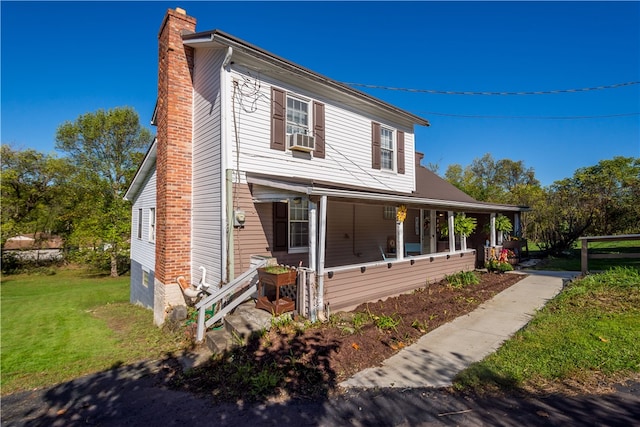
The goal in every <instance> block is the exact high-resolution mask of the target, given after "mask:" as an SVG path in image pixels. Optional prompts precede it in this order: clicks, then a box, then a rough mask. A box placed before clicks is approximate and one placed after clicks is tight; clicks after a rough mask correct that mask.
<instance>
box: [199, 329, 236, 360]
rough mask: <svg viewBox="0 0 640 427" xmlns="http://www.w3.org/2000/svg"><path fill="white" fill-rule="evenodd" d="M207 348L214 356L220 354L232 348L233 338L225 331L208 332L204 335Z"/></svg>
mask: <svg viewBox="0 0 640 427" xmlns="http://www.w3.org/2000/svg"><path fill="white" fill-rule="evenodd" d="M205 341H206V343H207V347H208V348H209V350H211V351H212V352H213V353H214V354H221V353H224V352H225V351H228V350H231V349H232V348H233V338H232V336H231V334H230V333H229V332H228V331H227V330H225V329H218V330H213V331H209V332H207V333H206V335H205Z"/></svg>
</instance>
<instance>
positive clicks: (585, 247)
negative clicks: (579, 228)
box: [580, 238, 589, 275]
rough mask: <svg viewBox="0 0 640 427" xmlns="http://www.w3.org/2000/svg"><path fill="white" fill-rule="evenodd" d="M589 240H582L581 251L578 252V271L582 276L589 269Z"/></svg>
mask: <svg viewBox="0 0 640 427" xmlns="http://www.w3.org/2000/svg"><path fill="white" fill-rule="evenodd" d="M588 264H589V239H586V238H583V239H582V250H581V251H580V270H581V271H582V274H583V275H585V274H587V270H588V269H589V268H588V267H589V265H588Z"/></svg>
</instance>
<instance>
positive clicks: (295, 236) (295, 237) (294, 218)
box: [289, 199, 309, 252]
mask: <svg viewBox="0 0 640 427" xmlns="http://www.w3.org/2000/svg"><path fill="white" fill-rule="evenodd" d="M308 248H309V200H307V199H294V200H292V202H291V203H289V250H290V251H291V252H304V251H307V250H308Z"/></svg>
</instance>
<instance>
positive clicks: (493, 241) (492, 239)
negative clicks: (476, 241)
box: [489, 213, 496, 247]
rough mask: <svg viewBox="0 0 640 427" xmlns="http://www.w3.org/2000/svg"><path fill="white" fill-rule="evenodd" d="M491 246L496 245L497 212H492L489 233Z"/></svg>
mask: <svg viewBox="0 0 640 427" xmlns="http://www.w3.org/2000/svg"><path fill="white" fill-rule="evenodd" d="M489 240H490V246H491V247H494V246H495V245H496V214H495V213H492V214H491V233H490V235H489Z"/></svg>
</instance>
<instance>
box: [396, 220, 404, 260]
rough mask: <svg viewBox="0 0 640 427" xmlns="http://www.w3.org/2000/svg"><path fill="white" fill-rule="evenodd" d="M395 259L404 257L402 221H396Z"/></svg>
mask: <svg viewBox="0 0 640 427" xmlns="http://www.w3.org/2000/svg"><path fill="white" fill-rule="evenodd" d="M396 259H398V260H401V259H404V222H400V221H396Z"/></svg>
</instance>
